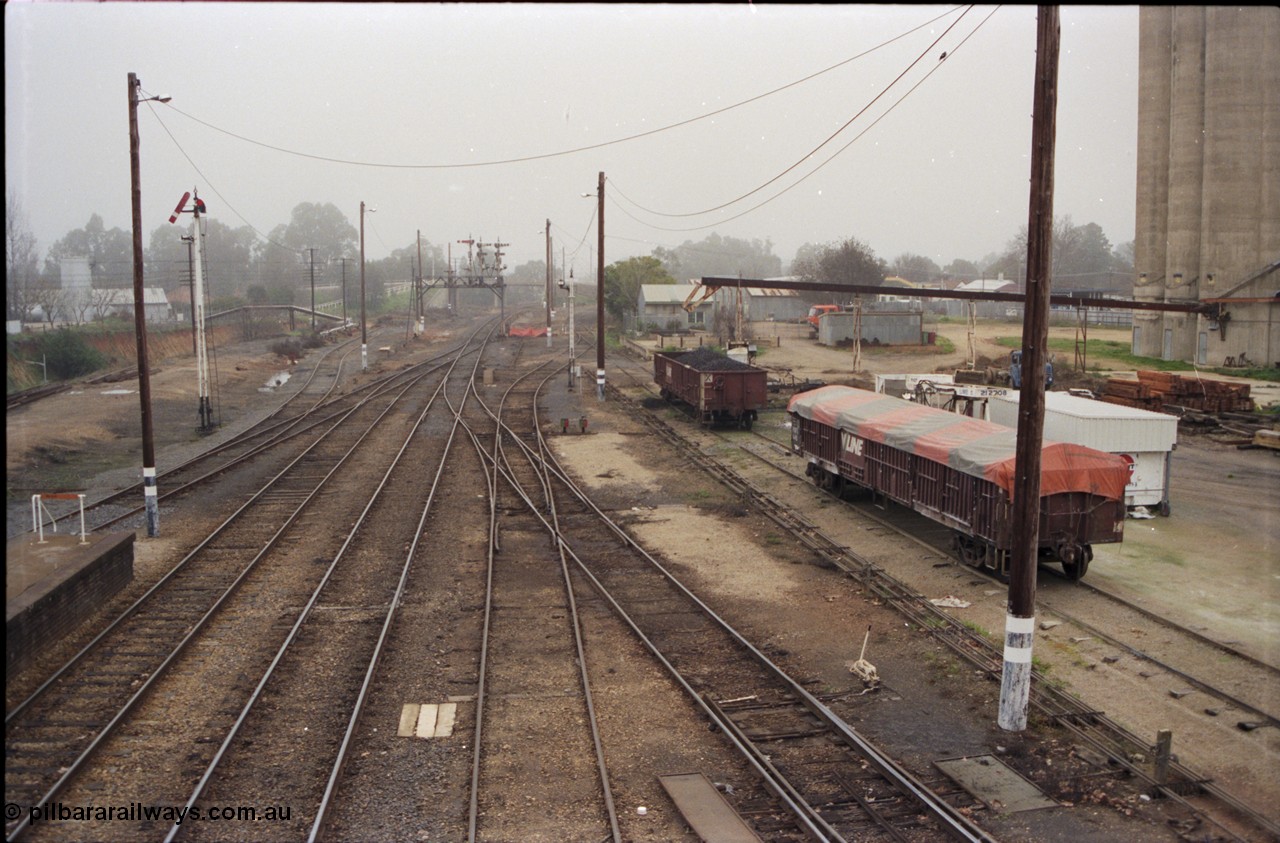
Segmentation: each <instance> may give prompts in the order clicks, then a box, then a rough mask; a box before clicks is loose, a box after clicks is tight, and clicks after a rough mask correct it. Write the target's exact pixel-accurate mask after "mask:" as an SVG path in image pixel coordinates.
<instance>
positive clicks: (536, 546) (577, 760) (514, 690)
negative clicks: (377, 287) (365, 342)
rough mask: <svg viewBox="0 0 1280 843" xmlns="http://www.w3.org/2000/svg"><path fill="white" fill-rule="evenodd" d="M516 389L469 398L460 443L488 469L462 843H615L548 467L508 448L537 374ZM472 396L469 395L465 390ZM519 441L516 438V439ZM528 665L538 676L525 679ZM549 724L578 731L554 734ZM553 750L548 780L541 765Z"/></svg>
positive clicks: (527, 423)
mask: <svg viewBox="0 0 1280 843" xmlns="http://www.w3.org/2000/svg"><path fill="white" fill-rule="evenodd" d="M559 362H560V361H559V360H548V361H546V364H544V366H542V367H538V368H537V369H531V370H530V371H529V372H528V373H527V374H526V375H525V376H523V377H521V378H520V379H519V380H518V381H516V382H515V383H513V384H512V385H511V386H510V388H508V389H507V390H506V392H504V394H503V395H502V398H501V401H499V402H497V403H496V406H492V407H491V406H488V405H487V404H486V403H485V400H484V398H483V396H481V395H480V394H479V393H476V394H475V401H474V402H473V406H474V407H475V408H476V410H477V411H482V412H474V413H472V414H470V420H469V421H468V422H467V430H468V434H469V436H470V438H471V440H472V442H473V445H474V446H475V449H476V453H477V455H478V456H479V457H480V458H481V460H482V462H483V463H484V465H485V468H486V475H485V477H486V482H487V484H488V486H489V489H490V495H489V503H490V507H489V533H488V536H489V539H488V553H487V563H488V564H487V572H486V589H485V601H484V620H483V631H482V636H481V648H480V658H479V680H478V683H477V692H476V714H475V722H474V738H473V741H472V746H473V761H472V769H471V788H470V804H469V810H468V822H467V839H468V840H471V841H474V840H481V839H483V840H509V839H518V838H522V837H532V838H537V837H540V836H543V835H548V836H549V837H550V838H561V839H573V840H614V841H621V840H622V836H621V831H620V829H619V821H618V815H617V809H616V806H615V803H614V801H613V796H612V791H611V789H610V786H609V776H608V770H607V767H606V764H605V755H604V747H603V745H602V742H601V738H600V730H599V725H598V722H597V720H596V716H595V708H594V705H593V702H592V695H591V684H590V679H589V677H588V675H587V668H586V656H585V652H584V640H583V638H584V636H583V631H582V621H581V619H580V617H579V615H578V611H577V604H576V601H575V599H574V595H573V589H572V583H571V581H570V574H569V568H568V562H567V557H566V553H565V548H564V545H563V544H562V543H561V542H559V541H548V537H547V532H546V530H545V529H544V527H545V526H547V525H548V521H547V520H546V519H547V518H548V517H549V518H550V521H551V523H552V524H554V523H555V522H557V521H558V518H559V516H558V513H557V511H556V508H555V505H554V498H553V497H552V496H551V495H550V494H549V478H548V477H547V474H546V465H545V459H543V460H541V461H538V460H535V459H531V458H530V454H529V452H527V451H524V452H522V451H521V450H520V449H514V450H515V453H514V454H513V453H512V452H511V451H512V450H513V449H511V448H509V447H508V445H509V444H511V443H510V442H509V440H511V439H512V438H513V437H516V436H519V435H525V436H527V435H529V434H530V432H532V431H535V430H536V429H537V427H538V420H537V415H536V411H535V406H534V393H535V390H536V387H537V386H538V384H537V383H536V381H535V382H534V383H532V384H531V383H530V381H531V380H533V379H534V378H535V373H536V372H538V371H539V370H540V369H542V368H546V367H547V366H549V365H551V364H553V363H559ZM473 389H474V386H473ZM517 431H520V433H517ZM530 665H537V670H536V671H530V670H529V669H528V668H529V666H530ZM548 723H560V724H566V723H582V724H585V725H584V727H583V728H568V729H565V728H557V727H555V726H552V727H550V728H551V729H552V730H553V734H554V741H552V740H549V735H548V734H547V731H548V726H547V725H545V724H548ZM551 745H554V747H555V759H556V760H555V765H554V768H549V767H548V766H547V761H546V759H545V757H544V756H545V755H546V752H547V749H548V747H549V746H551ZM530 775H533V776H537V777H546V776H552V775H554V776H556V777H557V779H558V781H560V782H561V783H562V784H561V790H562V792H561V794H560V798H558V799H557V800H555V802H553V803H552V804H550V805H548V804H544V803H540V802H521V801H514V802H513V801H512V800H510V799H505V798H502V796H501V795H496V794H500V793H502V792H505V791H506V788H505V787H495V786H494V784H495V783H497V782H512V781H515V782H520V781H524V780H527V778H528V777H529V776H530Z"/></svg>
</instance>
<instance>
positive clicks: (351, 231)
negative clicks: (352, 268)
mask: <svg viewBox="0 0 1280 843" xmlns="http://www.w3.org/2000/svg"><path fill="white" fill-rule="evenodd" d="M359 237H360V233H359V232H358V231H357V230H356V227H355V226H354V225H352V224H351V222H350V221H349V220H348V219H347V217H346V215H345V214H343V213H342V211H340V210H338V207H337V206H336V205H334V204H333V203H332V202H326V203H325V204H323V205H321V204H320V203H318V202H302V203H300V204H299V205H297V206H295V207H294V209H293V213H292V215H291V217H290V219H289V225H288V226H286V228H285V231H284V234H283V236H282V237H281V238H280V243H281V245H283V246H285V247H286V248H289V249H293V250H294V251H296V252H297V253H298V254H299V255H301V254H302V252H303V251H304V250H308V249H315V250H316V260H317V262H327V261H330V260H333V259H334V258H337V257H339V256H341V255H348V254H355V253H357V252H359V249H360V241H359Z"/></svg>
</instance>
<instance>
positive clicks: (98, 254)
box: [45, 214, 133, 287]
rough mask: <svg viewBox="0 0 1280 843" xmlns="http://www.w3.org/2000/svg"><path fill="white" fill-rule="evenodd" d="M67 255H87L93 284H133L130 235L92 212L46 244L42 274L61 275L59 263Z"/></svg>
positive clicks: (52, 276)
mask: <svg viewBox="0 0 1280 843" xmlns="http://www.w3.org/2000/svg"><path fill="white" fill-rule="evenodd" d="M68 257H87V258H89V269H90V272H91V273H92V278H93V285H94V286H95V287H127V286H129V285H131V284H132V283H133V237H132V236H131V235H130V234H128V233H126V232H125V231H124V230H123V229H120V228H118V227H117V228H111V229H108V228H107V227H106V225H105V224H104V223H103V222H102V217H100V216H99V215H98V214H92V215H90V217H89V221H88V222H87V223H85V225H84V228H77V229H75V230H74V231H68V232H67V233H66V234H65V235H64V236H63V237H62V238H61V239H60V240H58V241H57V242H56V243H54V244H53V245H52V246H50V247H49V255H48V257H47V258H45V274H46V276H48V277H50V278H54V279H56V278H60V277H61V275H60V272H59V269H58V265H59V262H60V261H61V260H62V259H63V258H68Z"/></svg>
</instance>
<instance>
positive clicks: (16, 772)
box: [5, 366, 440, 839]
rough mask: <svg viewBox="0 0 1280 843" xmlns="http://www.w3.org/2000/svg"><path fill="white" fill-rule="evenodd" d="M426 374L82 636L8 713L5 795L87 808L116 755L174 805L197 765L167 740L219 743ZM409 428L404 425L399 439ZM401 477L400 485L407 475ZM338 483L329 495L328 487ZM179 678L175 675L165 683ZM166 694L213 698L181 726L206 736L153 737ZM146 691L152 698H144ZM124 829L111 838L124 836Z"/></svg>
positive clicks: (391, 393) (299, 464) (351, 518)
mask: <svg viewBox="0 0 1280 843" xmlns="http://www.w3.org/2000/svg"><path fill="white" fill-rule="evenodd" d="M439 368H440V367H438V366H436V367H417V368H415V369H414V374H413V375H410V376H409V377H407V378H406V377H397V378H395V385H394V386H393V387H391V388H390V389H389V390H370V392H369V394H368V395H367V396H366V397H365V398H364V399H363V400H361V401H360V402H358V403H356V404H354V405H352V406H351V407H350V408H349V409H347V410H346V411H345V412H344V414H343V415H342V416H341V417H340V419H339V420H337V421H335V423H334V424H333V425H332V426H330V427H328V428H327V429H325V430H324V432H323V433H322V434H319V435H318V436H317V437H316V438H314V440H313V441H312V442H311V443H310V444H309V445H308V447H307V448H306V450H305V451H303V452H302V453H301V454H300V455H298V456H297V457H296V458H294V459H293V460H292V461H291V462H290V463H289V464H288V466H286V468H285V469H283V470H282V471H280V472H279V473H277V474H275V475H274V476H273V477H272V478H271V480H269V481H268V482H267V484H266V485H265V486H263V487H262V488H261V489H260V490H259V491H258V492H257V493H256V494H254V495H253V497H252V498H251V499H250V500H249V501H248V502H247V503H245V504H244V505H243V506H241V507H240V508H239V509H238V510H237V511H236V512H235V513H234V514H233V515H232V516H231V517H229V518H227V519H226V520H225V521H224V522H223V523H222V524H221V525H219V526H218V527H217V528H216V529H215V530H214V531H213V532H212V533H211V534H210V535H209V536H208V537H207V538H206V539H205V540H204V541H202V542H201V543H200V544H199V545H198V546H197V547H196V548H195V549H194V550H193V551H192V552H191V553H189V554H188V555H187V556H186V557H185V558H184V559H183V560H182V561H180V562H179V563H178V564H177V565H176V566H174V568H173V569H172V570H171V571H170V572H169V573H168V574H166V575H165V576H164V577H163V578H161V579H160V580H159V581H158V582H157V583H156V584H155V585H154V586H153V587H152V588H151V589H150V590H149V591H148V592H147V593H146V594H144V595H143V596H142V597H141V598H139V599H138V600H137V601H136V602H135V603H134V604H133V605H131V606H130V607H129V608H128V609H126V610H125V611H124V612H123V613H122V614H121V615H120V616H119V617H118V618H117V619H116V620H115V621H114V622H112V623H111V624H110V625H109V626H107V628H106V629H104V630H103V631H102V632H101V633H99V634H98V636H97V637H96V638H94V639H93V641H91V642H90V643H89V644H88V645H86V646H85V647H84V648H83V649H82V650H81V651H80V652H79V653H78V654H77V655H76V656H74V657H73V658H72V659H71V660H70V661H69V662H68V663H67V664H65V665H64V666H63V667H62V668H60V669H58V670H57V671H55V672H54V673H53V675H52V676H50V677H49V678H48V679H47V680H46V681H44V683H43V684H41V685H40V686H39V687H38V688H37V689H36V690H35V691H34V692H32V693H31V694H30V695H29V696H28V697H27V698H26V699H24V700H23V701H22V702H21V703H19V704H17V705H16V706H14V707H13V708H12V709H10V711H9V712H8V713H7V715H6V735H7V739H8V740H7V742H6V761H7V762H8V763H7V764H6V785H5V789H6V796H7V798H8V799H9V800H10V801H14V802H17V803H19V804H25V805H30V806H34V807H35V808H37V809H38V808H41V807H43V806H45V805H47V804H49V802H50V801H51V800H53V799H55V798H62V797H63V796H65V797H66V798H68V799H78V800H79V801H80V803H81V804H90V803H92V802H93V801H94V798H95V796H96V795H97V794H99V793H101V792H102V790H103V789H104V788H106V789H109V788H111V787H113V786H117V782H116V778H117V777H116V775H115V772H114V771H115V770H117V769H118V767H117V766H116V765H117V764H118V763H119V761H120V759H122V758H131V759H135V760H136V759H139V758H142V757H146V758H147V760H148V762H149V763H148V764H146V765H144V766H140V767H138V769H137V773H138V775H139V776H140V777H144V778H145V777H146V776H147V775H150V776H152V777H158V780H153V781H149V782H148V783H147V786H146V787H144V788H141V789H140V790H139V791H138V792H146V793H149V794H156V795H157V797H162V796H165V795H167V796H170V797H178V798H171V799H169V800H168V801H169V803H170V804H180V802H181V797H180V796H179V795H178V794H176V793H175V792H174V786H175V783H176V782H180V781H182V780H183V779H184V777H185V776H187V775H189V774H190V772H191V771H190V769H189V768H190V766H191V765H192V764H193V763H199V761H200V760H201V759H202V756H203V755H204V752H203V751H201V752H197V753H193V754H188V755H186V756H185V757H184V755H183V753H182V751H181V750H180V749H179V747H181V746H183V745H189V743H190V742H191V741H192V740H193V739H194V742H195V743H196V744H198V745H201V746H205V747H210V748H212V746H213V745H215V744H217V743H218V742H219V738H218V737H217V735H219V734H220V733H221V730H222V729H223V728H224V725H219V724H220V723H223V722H224V720H225V718H226V717H228V715H232V714H234V713H235V711H236V710H237V709H238V705H236V704H235V703H234V702H230V701H234V700H237V699H240V695H241V694H248V693H249V692H250V691H251V689H252V683H251V682H248V681H246V678H245V677H246V676H252V675H255V674H256V672H257V671H258V670H259V669H260V665H261V663H262V662H263V661H264V660H265V661H270V658H269V654H270V652H271V649H269V648H270V647H271V646H272V644H274V642H275V641H276V640H277V638H276V636H277V635H283V634H284V630H283V629H281V628H280V627H281V623H280V618H281V615H280V614H279V613H285V614H284V616H288V615H289V614H294V613H297V612H298V609H297V608H296V607H305V608H304V609H303V610H302V615H303V616H304V617H305V615H306V613H307V611H308V610H309V609H310V607H311V606H312V605H313V603H314V599H315V594H316V589H317V586H316V582H317V580H318V579H320V580H322V581H327V579H328V576H327V575H326V576H324V577H321V569H320V568H319V567H318V566H317V565H315V564H314V563H315V561H316V560H323V559H325V558H327V557H329V556H330V554H331V551H329V550H328V548H331V547H335V546H336V544H337V543H340V541H341V538H342V536H343V533H342V532H341V531H338V532H337V534H336V535H335V531H333V530H332V525H334V524H342V525H346V524H354V523H358V521H359V519H360V518H361V515H362V510H361V498H360V497H358V496H356V495H354V494H348V493H347V491H346V489H347V488H348V487H350V486H351V484H355V486H354V488H357V489H358V488H359V486H360V484H361V483H362V482H367V480H364V479H362V478H374V479H376V477H377V476H379V475H381V474H382V473H383V471H389V469H379V468H378V466H379V465H380V464H383V463H385V462H386V459H387V457H386V455H387V454H397V453H398V451H397V448H398V447H399V444H400V441H402V438H403V437H404V436H405V430H406V426H408V425H409V421H408V419H411V418H412V416H411V414H409V413H406V412H405V408H406V407H407V406H408V407H413V406H415V405H416V404H417V403H418V402H421V401H423V400H426V399H425V398H424V396H425V395H430V394H431V393H432V392H433V391H434V390H438V389H439V383H438V382H437V383H434V384H433V383H432V381H433V378H432V376H433V375H434V374H436V372H437V371H438V370H439ZM434 380H436V381H438V380H440V378H434ZM414 429H416V428H414ZM412 433H413V430H412V429H411V430H409V432H408V435H409V436H412ZM393 443H394V444H393ZM414 474H415V476H414V477H413V478H412V479H411V480H409V481H408V482H409V483H410V485H413V484H415V483H416V480H417V477H416V472H415V473H414ZM339 477H341V478H342V479H343V491H342V492H338V491H337V489H336V484H335V483H334V482H333V481H334V480H335V479H337V478H339ZM375 496H376V493H375ZM367 510H368V506H366V507H365V511H366V512H367ZM345 546H346V545H345V544H344V545H343V547H345ZM338 555H339V556H340V555H341V553H339V554H338ZM308 563H311V564H308ZM321 584H322V585H323V582H322V583H321ZM308 595H311V598H312V599H311V600H310V601H309V600H308ZM290 607H294V608H290ZM303 619H304V618H303ZM298 623H301V619H300V620H299V621H298ZM264 624H265V628H266V630H268V631H267V632H265V633H264V631H263V630H264ZM237 641H240V642H248V641H253V642H254V646H253V647H236V646H235V643H234V642H237ZM220 642H221V643H220ZM193 644H196V645H198V646H192V645H193ZM227 647H231V648H232V649H230V650H228V649H226V648H227ZM255 664H258V665H259V666H255ZM179 665H180V666H181V667H180V670H178V669H177V668H178V666H179ZM178 673H181V674H182V675H183V676H184V677H186V681H185V682H182V683H179V682H177V681H176V680H172V676H174V675H176V674H178ZM192 676H194V677H196V678H195V680H191V679H190V677H192ZM175 686H176V687H175ZM204 688H213V689H217V690H218V693H219V694H225V695H227V696H226V697H225V698H224V699H222V700H220V701H218V700H210V699H208V698H201V696H200V691H201V689H204ZM162 689H168V690H162ZM193 689H194V691H193ZM193 693H194V694H195V695H196V696H194V697H192V696H191V695H192V694H193ZM175 695H177V696H178V697H181V698H183V699H185V700H186V702H187V703H188V704H189V705H190V707H191V708H192V709H193V710H194V711H200V710H202V709H205V710H207V709H208V707H209V706H210V705H211V704H215V705H217V704H218V703H220V707H217V708H216V710H215V711H211V712H208V713H207V714H205V715H204V716H203V717H201V718H195V719H194V721H193V722H194V724H196V725H195V728H197V729H202V728H207V729H210V730H212V731H213V736H211V735H209V734H198V735H192V734H191V733H190V732H189V731H185V730H181V729H180V730H175V731H174V732H173V733H172V734H169V735H164V734H162V735H161V736H160V737H159V739H158V736H157V733H156V730H155V729H154V725H155V723H156V722H158V721H157V719H156V718H157V717H161V716H162V715H160V714H158V713H157V712H158V711H159V710H171V709H170V706H172V704H173V698H174V696H175ZM158 696H159V697H163V702H162V703H156V698H157V697H158ZM99 758H101V759H105V760H101V761H99V760H98V759H99ZM161 801H164V800H163V799H162V800H161ZM29 817H30V815H28V816H27V817H26V818H23V819H22V820H20V821H16V822H15V821H9V822H7V832H8V838H9V839H16V838H17V837H19V836H21V835H23V834H24V832H26V831H28V830H29V827H30V823H29ZM144 828H146V827H144ZM108 830H110V831H112V832H114V833H115V834H120V833H122V829H121V827H120V826H119V825H116V826H111V827H109V829H108V827H103V828H101V829H98V830H96V831H95V832H91V836H93V834H98V833H100V834H103V835H106V834H107V833H108ZM137 831H138V829H137V828H134V829H131V830H129V831H124V832H123V833H125V834H126V836H132V835H133V834H136V833H137Z"/></svg>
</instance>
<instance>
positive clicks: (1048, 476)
mask: <svg viewBox="0 0 1280 843" xmlns="http://www.w3.org/2000/svg"><path fill="white" fill-rule="evenodd" d="M787 410H788V412H789V413H790V415H791V443H792V450H793V451H795V452H796V453H797V454H800V455H801V456H804V457H807V458H808V460H809V466H808V469H807V473H808V475H809V476H810V477H812V478H813V481H814V483H816V484H817V485H818V486H819V487H821V488H823V489H827V490H829V491H831V492H834V493H836V494H840V493H842V492H843V491H844V490H845V488H846V487H861V488H865V489H870V490H871V492H872V493H873V494H874V495H877V496H881V497H883V498H886V499H888V500H892V501H895V502H897V503H899V504H901V505H903V506H906V507H909V508H911V509H914V510H916V511H917V512H919V513H921V514H923V515H924V516H926V517H927V518H930V519H932V520H934V521H936V522H938V523H940V524H943V525H945V526H947V527H950V528H951V530H952V531H953V543H954V544H953V546H954V548H955V550H956V552H957V555H959V557H960V558H961V559H962V560H963V561H964V562H966V563H968V564H970V565H973V566H975V567H984V568H988V569H991V570H993V571H995V572H996V573H997V574H999V575H1000V576H1002V577H1007V576H1008V572H1009V557H1010V553H1011V550H1012V547H1013V544H1014V541H1013V535H1012V531H1013V524H1012V519H1013V513H1012V509H1013V508H1012V505H1011V501H1012V498H1013V484H1014V451H1015V447H1014V446H1015V442H1016V439H1017V431H1015V430H1013V429H1012V428H1008V427H1003V426H1001V425H997V424H992V423H991V422H986V421H982V420H980V419H973V418H969V417H967V416H961V415H957V414H955V413H949V412H947V411H945V410H939V409H936V408H933V407H927V406H924V405H922V404H916V403H914V402H911V401H904V400H902V399H901V398H894V397H892V396H888V395H882V394H879V393H875V392H868V391H866V390H862V389H853V388H850V387H844V386H827V387H823V388H821V389H815V390H812V391H810V392H803V393H800V394H799V395H796V396H795V397H793V398H792V399H791V403H790V405H789V406H788V408H787ZM1128 481H1129V468H1128V466H1127V465H1126V463H1125V461H1124V460H1123V459H1121V458H1120V457H1118V456H1115V455H1114V454H1107V453H1104V452H1102V451H1096V450H1094V449H1092V448H1086V447H1085V446H1083V445H1074V444H1069V443H1062V442H1048V441H1046V442H1045V443H1044V448H1043V452H1042V457H1041V474H1040V539H1039V544H1040V555H1041V556H1042V557H1052V558H1056V559H1057V560H1058V561H1060V562H1061V563H1062V568H1063V570H1064V571H1065V572H1066V574H1067V576H1068V577H1070V578H1072V579H1079V578H1080V577H1082V576H1084V573H1085V571H1086V570H1087V569H1088V567H1089V562H1090V560H1091V559H1092V558H1093V545H1095V544H1105V543H1108V542H1118V541H1121V539H1122V538H1123V535H1124V518H1125V504H1124V490H1125V485H1126V484H1127V483H1128Z"/></svg>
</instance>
